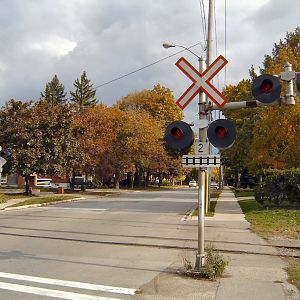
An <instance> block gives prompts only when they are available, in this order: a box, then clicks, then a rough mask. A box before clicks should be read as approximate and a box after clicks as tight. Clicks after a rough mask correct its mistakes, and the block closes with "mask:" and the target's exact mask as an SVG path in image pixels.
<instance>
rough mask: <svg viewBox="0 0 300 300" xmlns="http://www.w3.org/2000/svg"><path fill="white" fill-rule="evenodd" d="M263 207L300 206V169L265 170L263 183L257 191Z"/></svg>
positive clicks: (257, 196)
mask: <svg viewBox="0 0 300 300" xmlns="http://www.w3.org/2000/svg"><path fill="white" fill-rule="evenodd" d="M255 199H256V201H257V202H259V203H260V204H262V205H271V206H284V205H293V206H299V205H300V169H299V168H298V169H289V170H265V171H264V179H263V183H262V184H261V185H260V186H258V187H257V188H256V189H255Z"/></svg>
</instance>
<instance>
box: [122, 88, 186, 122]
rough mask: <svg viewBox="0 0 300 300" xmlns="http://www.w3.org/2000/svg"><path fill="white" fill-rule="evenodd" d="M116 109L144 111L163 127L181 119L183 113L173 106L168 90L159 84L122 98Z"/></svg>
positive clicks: (172, 98)
mask: <svg viewBox="0 0 300 300" xmlns="http://www.w3.org/2000/svg"><path fill="white" fill-rule="evenodd" d="M117 107H118V108H120V109H121V110H127V111H128V110H134V111H140V110H145V111H147V112H148V113H149V114H150V116H152V117H153V118H155V119H156V120H157V121H159V122H160V123H161V125H162V126H163V127H165V126H166V125H167V124H169V123H171V122H173V121H176V120H182V119H183V113H182V111H181V109H180V108H179V107H178V106H177V105H176V104H175V101H174V96H173V94H172V92H171V91H170V89H168V88H166V87H163V86H161V85H159V84H157V85H155V86H154V88H153V89H152V90H143V91H141V92H135V93H131V94H129V95H127V96H125V97H123V98H122V99H121V100H120V101H119V102H118V103H117Z"/></svg>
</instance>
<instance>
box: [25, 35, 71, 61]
mask: <svg viewBox="0 0 300 300" xmlns="http://www.w3.org/2000/svg"><path fill="white" fill-rule="evenodd" d="M76 46H77V43H76V42H74V41H71V40H68V39H66V38H62V37H58V36H53V37H48V38H46V39H45V40H43V41H36V42H32V43H30V44H29V49H33V50H37V51H42V52H43V53H45V54H48V55H50V56H54V57H62V56H65V55H68V54H69V53H70V52H71V51H73V50H74V49H75V48H76Z"/></svg>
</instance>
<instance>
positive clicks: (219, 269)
mask: <svg viewBox="0 0 300 300" xmlns="http://www.w3.org/2000/svg"><path fill="white" fill-rule="evenodd" d="M227 265H228V261H226V260H225V259H224V258H223V256H222V255H221V254H219V252H217V251H216V250H215V248H214V247H213V246H212V245H211V246H209V247H207V248H206V259H205V264H204V266H203V268H202V269H201V276H202V277H204V278H208V279H210V280H215V279H216V278H219V277H221V276H222V274H223V272H224V271H225V268H226V266H227Z"/></svg>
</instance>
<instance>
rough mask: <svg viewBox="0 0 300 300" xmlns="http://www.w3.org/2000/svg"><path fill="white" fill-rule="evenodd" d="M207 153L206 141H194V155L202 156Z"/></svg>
mask: <svg viewBox="0 0 300 300" xmlns="http://www.w3.org/2000/svg"><path fill="white" fill-rule="evenodd" d="M208 153H209V142H208V141H200V140H199V139H196V140H195V154H196V155H202V154H208Z"/></svg>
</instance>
